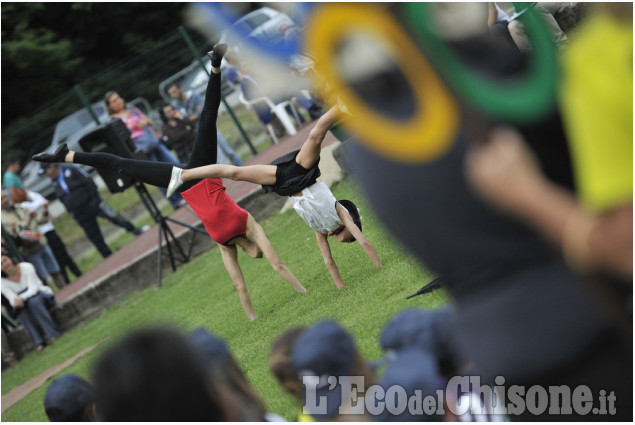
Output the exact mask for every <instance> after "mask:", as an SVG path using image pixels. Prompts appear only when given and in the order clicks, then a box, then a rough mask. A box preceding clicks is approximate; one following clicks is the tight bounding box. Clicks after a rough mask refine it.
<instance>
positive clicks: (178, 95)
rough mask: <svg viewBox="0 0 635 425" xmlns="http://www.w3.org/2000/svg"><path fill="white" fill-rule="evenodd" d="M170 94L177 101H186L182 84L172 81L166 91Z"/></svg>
mask: <svg viewBox="0 0 635 425" xmlns="http://www.w3.org/2000/svg"><path fill="white" fill-rule="evenodd" d="M165 90H166V91H167V92H168V94H169V95H170V96H171V97H172V99H175V100H185V92H184V91H183V87H182V86H181V84H180V83H178V82H176V81H172V82H171V83H170V84H168V86H167V87H166V89H165Z"/></svg>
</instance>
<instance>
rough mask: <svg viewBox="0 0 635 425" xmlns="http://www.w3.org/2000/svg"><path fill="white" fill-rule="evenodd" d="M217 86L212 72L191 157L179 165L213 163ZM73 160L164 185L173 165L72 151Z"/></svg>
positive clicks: (191, 166) (218, 81) (183, 186)
mask: <svg viewBox="0 0 635 425" xmlns="http://www.w3.org/2000/svg"><path fill="white" fill-rule="evenodd" d="M220 86H221V81H220V74H214V73H212V74H211V75H210V78H209V81H208V82H207V91H206V93H205V103H204V105H203V110H202V111H201V114H200V118H199V124H198V133H197V135H196V140H195V141H194V148H192V153H191V154H190V160H189V161H188V162H187V163H186V164H180V165H179V167H180V168H196V167H201V166H203V165H209V164H216V159H217V150H216V149H217V148H216V144H217V143H218V140H217V138H216V119H217V118H218V107H219V106H220ZM73 163H76V164H84V165H90V166H92V167H95V168H106V169H110V170H114V171H117V172H118V173H120V174H123V175H125V176H129V177H132V178H135V179H137V180H139V181H140V182H143V183H148V184H151V185H154V186H159V187H166V188H167V187H168V184H169V183H170V176H171V174H172V167H173V166H174V164H170V163H167V162H154V161H142V160H137V159H125V158H122V157H120V156H116V155H112V154H109V153H84V152H75V156H74V158H73ZM199 181H200V180H190V181H188V182H186V183H185V184H183V185H182V186H181V187H179V189H178V191H179V192H183V191H185V190H187V189H189V188H190V187H192V186H194V185H195V184H196V183H198V182H199Z"/></svg>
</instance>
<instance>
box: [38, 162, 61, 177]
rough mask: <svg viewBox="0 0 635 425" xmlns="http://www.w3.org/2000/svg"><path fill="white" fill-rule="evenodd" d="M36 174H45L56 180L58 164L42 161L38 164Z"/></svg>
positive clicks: (58, 169)
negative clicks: (38, 167)
mask: <svg viewBox="0 0 635 425" xmlns="http://www.w3.org/2000/svg"><path fill="white" fill-rule="evenodd" d="M38 175H40V176H46V177H48V178H49V179H51V180H57V178H58V177H59V176H60V166H59V165H57V164H47V163H46V162H43V163H42V164H40V169H39V170H38Z"/></svg>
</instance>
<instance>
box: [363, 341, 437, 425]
mask: <svg viewBox="0 0 635 425" xmlns="http://www.w3.org/2000/svg"><path fill="white" fill-rule="evenodd" d="M441 382H442V381H441V380H440V379H439V377H438V375H437V368H436V361H435V359H434V358H433V356H432V355H431V354H429V353H427V352H425V351H423V350H420V349H418V348H409V349H406V350H403V351H402V352H400V353H399V354H398V356H397V357H396V358H395V360H394V361H393V362H392V363H391V364H390V365H389V366H388V367H387V368H386V370H385V371H384V375H383V376H382V379H381V382H380V386H381V387H382V389H383V390H384V393H385V394H386V396H387V397H388V396H389V394H390V395H392V396H394V397H396V398H398V397H403V399H402V400H396V401H395V403H389V402H388V400H386V404H385V405H386V406H388V405H389V404H392V405H393V406H399V405H402V406H404V410H403V411H401V412H391V411H390V410H389V409H387V408H385V409H383V410H381V412H380V413H379V415H377V416H375V417H374V419H375V420H376V421H380V422H413V421H416V422H420V421H425V422H433V421H442V420H443V415H439V414H437V413H436V412H437V410H438V409H436V408H435V409H434V412H433V413H431V414H427V412H425V410H423V408H421V410H420V411H417V410H415V409H416V403H411V402H409V400H411V398H412V397H415V399H416V400H425V399H426V398H427V397H431V398H433V399H434V400H438V397H436V391H437V390H438V389H441ZM390 388H393V389H392V390H391V389H390ZM419 392H420V393H419ZM404 401H405V402H406V404H405V405H404V404H402V403H403V402H404ZM423 405H426V403H423ZM443 407H444V408H445V406H443Z"/></svg>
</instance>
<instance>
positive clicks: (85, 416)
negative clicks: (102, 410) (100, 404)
mask: <svg viewBox="0 0 635 425" xmlns="http://www.w3.org/2000/svg"><path fill="white" fill-rule="evenodd" d="M44 410H45V411H46V416H47V417H48V418H49V420H50V421H51V422H97V421H98V418H97V414H96V411H95V391H94V389H93V387H92V385H90V383H89V382H88V381H86V380H85V379H84V378H81V377H79V376H77V375H74V374H72V373H68V374H66V375H62V376H61V377H59V378H58V379H56V380H54V381H53V382H52V383H51V385H49V387H48V388H47V389H46V394H45V395H44Z"/></svg>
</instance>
